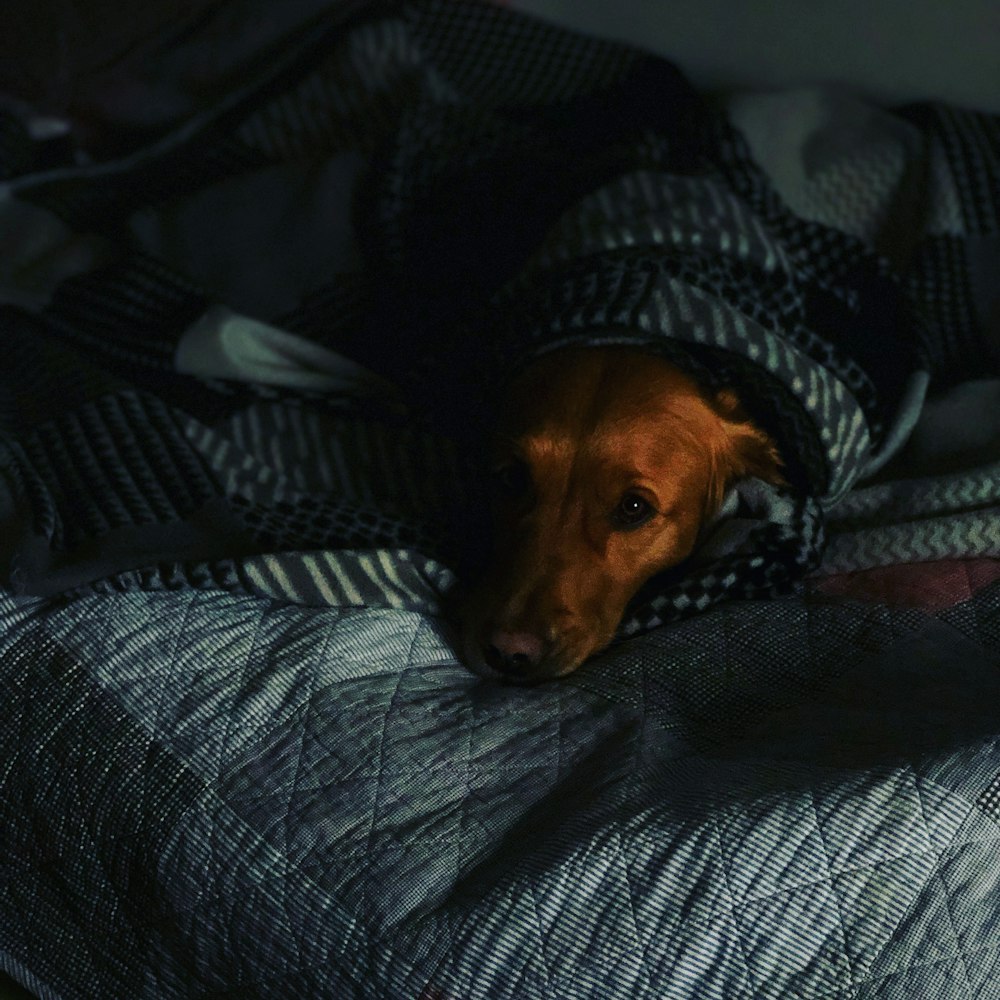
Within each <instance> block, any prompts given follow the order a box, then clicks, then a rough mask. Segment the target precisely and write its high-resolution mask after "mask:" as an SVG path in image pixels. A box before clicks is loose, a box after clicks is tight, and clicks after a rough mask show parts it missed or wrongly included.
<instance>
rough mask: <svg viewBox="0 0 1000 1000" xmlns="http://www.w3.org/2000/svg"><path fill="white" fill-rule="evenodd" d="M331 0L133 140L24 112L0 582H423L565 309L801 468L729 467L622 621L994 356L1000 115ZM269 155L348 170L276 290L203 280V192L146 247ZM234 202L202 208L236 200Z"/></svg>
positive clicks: (750, 536) (248, 261)
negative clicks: (492, 403) (492, 422)
mask: <svg viewBox="0 0 1000 1000" xmlns="http://www.w3.org/2000/svg"><path fill="white" fill-rule="evenodd" d="M328 21H329V23H328V24H325V25H322V26H320V27H318V28H316V29H315V31H314V32H313V34H312V36H311V37H309V38H307V39H306V40H305V41H300V42H299V43H298V44H297V45H296V46H294V47H289V48H288V49H287V51H282V52H280V53H278V54H277V56H276V58H275V61H274V62H273V63H272V64H270V65H269V66H268V69H267V71H266V72H265V73H263V74H262V75H261V77H260V78H259V79H257V80H254V81H253V82H252V83H250V84H247V85H245V86H244V87H243V88H242V89H240V90H238V91H234V92H233V93H232V94H231V95H230V96H229V98H228V99H226V100H223V101H222V102H220V104H219V105H218V106H217V107H212V108H210V109H208V110H206V111H205V112H204V113H203V114H202V115H201V116H200V117H196V118H195V119H193V120H191V121H186V122H184V123H183V124H182V125H181V126H180V127H178V128H176V129H174V130H173V131H171V132H169V133H168V134H165V135H162V136H160V137H158V138H157V139H156V140H155V141H152V142H150V143H149V144H148V145H147V146H145V147H143V148H140V149H138V150H137V151H135V152H134V153H132V154H130V155H128V156H125V157H123V158H122V159H119V160H117V161H113V162H107V163H101V164H97V165H88V166H72V165H67V166H62V167H59V166H56V167H50V168H49V169H47V170H44V171H34V172H32V171H31V170H26V166H25V165H30V164H31V162H32V151H31V149H30V143H28V140H27V139H25V143H27V144H28V146H29V148H27V149H24V148H20V149H19V148H17V144H16V142H13V141H12V142H10V143H9V145H10V147H11V150H10V152H9V161H10V164H11V166H10V167H9V168H8V173H12V172H14V171H15V170H18V169H19V170H21V171H22V172H21V173H20V174H19V175H18V176H13V177H11V178H10V179H9V181H8V183H7V188H6V190H5V199H4V208H5V211H6V215H7V218H8V227H7V233H8V235H7V241H8V244H9V245H12V246H13V248H14V250H13V252H14V255H15V257H14V259H13V261H12V266H11V268H10V271H9V276H8V282H7V284H8V287H7V291H6V294H5V298H6V300H7V304H6V305H5V306H4V307H3V313H2V323H3V329H4V337H3V346H2V350H3V352H4V357H3V372H4V375H3V379H4V381H3V392H4V399H5V400H6V401H7V402H6V405H5V406H4V410H3V415H2V416H3V424H2V430H3V442H2V449H3V450H2V462H3V468H4V469H5V476H4V477H3V482H4V490H5V500H4V505H3V510H4V514H3V517H4V524H5V530H4V533H3V542H2V548H0V556H2V560H0V562H2V566H3V568H4V574H5V578H6V579H7V580H8V581H9V583H10V584H11V585H12V586H13V587H14V589H15V590H16V591H18V592H21V593H26V594H51V593H56V592H65V591H69V590H72V591H74V592H76V591H79V590H80V589H81V588H84V589H86V588H91V589H92V588H94V587H109V586H110V587H116V588H131V587H139V588H148V587H150V586H155V585H159V586H176V585H180V584H181V583H184V584H186V585H195V586H202V585H212V586H224V587H226V588H228V589H233V590H242V591H247V590H250V591H254V592H256V591H260V590H263V591H265V592H268V593H286V594H287V593H298V594H299V595H300V596H307V597H309V598H310V599H316V600H319V601H320V602H321V603H331V604H343V603H354V602H355V599H356V596H357V595H359V594H360V595H363V597H364V600H365V601H368V600H369V599H370V597H371V594H372V592H373V591H377V592H382V593H383V600H385V601H387V602H389V603H392V600H393V594H394V593H395V594H397V595H398V594H406V595H407V596H406V597H405V598H401V599H405V600H416V601H417V602H418V603H419V602H421V601H423V600H424V599H425V598H426V597H427V596H428V593H429V592H435V591H439V590H440V588H441V587H442V586H444V587H445V588H446V587H447V584H448V582H449V581H450V576H449V573H448V572H447V571H446V570H445V569H444V567H447V568H448V570H452V571H454V570H458V571H461V569H462V562H461V560H462V558H463V556H464V555H466V554H467V552H468V550H469V542H470V540H474V539H475V538H476V537H477V536H478V535H480V534H481V533H482V531H483V530H484V528H483V525H482V524H479V523H477V522H476V520H475V518H472V517H470V516H469V515H470V511H475V510H477V509H478V508H479V507H480V506H481V504H480V503H478V502H477V494H476V476H475V471H476V467H475V461H474V449H475V448H476V447H477V446H478V445H481V441H482V439H483V435H484V434H485V428H486V426H487V423H488V412H489V405H488V404H489V399H490V396H491V392H495V391H496V390H497V387H498V383H501V382H502V379H503V378H504V377H505V376H507V375H509V374H510V372H511V370H512V369H513V368H514V367H516V365H517V364H518V363H520V362H522V361H523V360H524V358H525V357H529V356H531V355H532V354H533V353H537V352H538V351H541V350H545V349H548V348H551V347H552V346H554V345H558V344H560V343H564V342H566V341H567V340H582V341H585V342H606V341H609V340H611V341H632V342H641V343H645V344H650V345H652V346H653V347H655V348H656V349H658V350H661V351H663V352H665V353H668V354H670V355H671V356H672V357H674V358H675V359H676V360H677V361H678V362H679V363H681V364H685V365H687V366H689V367H691V368H692V369H694V370H696V372H697V373H698V374H699V375H700V376H701V377H702V378H704V379H706V380H709V381H714V382H726V383H730V384H736V385H738V386H739V387H740V389H741V391H742V392H743V394H744V395H745V396H746V397H747V399H748V404H749V408H750V409H751V411H752V413H753V415H754V416H755V417H756V419H758V420H759V421H760V422H761V423H762V424H764V425H765V426H766V427H767V428H768V429H770V430H771V431H772V433H774V435H775V436H776V437H777V438H778V440H779V441H780V443H781V447H782V451H783V454H784V457H785V460H786V464H787V469H788V475H789V479H790V480H791V482H792V484H793V488H792V489H791V490H790V491H788V492H787V493H786V494H785V495H777V494H775V493H774V492H773V491H771V492H769V491H766V490H762V489H760V488H759V484H758V485H757V486H756V487H754V486H753V485H752V484H750V485H748V486H746V487H745V488H744V489H742V490H741V491H739V495H734V496H732V497H730V498H729V504H728V506H727V508H726V511H725V513H726V515H727V516H726V517H724V518H723V526H724V527H726V528H727V529H729V530H728V533H727V532H725V531H722V532H720V533H719V534H718V538H717V541H716V544H715V545H714V547H713V546H709V547H708V548H707V549H706V550H705V551H706V553H711V558H709V557H708V556H707V555H705V554H704V553H703V558H702V560H701V563H700V564H696V565H692V566H689V567H685V569H684V572H682V573H680V574H677V573H673V574H671V575H669V576H666V577H664V578H661V579H658V580H656V581H654V583H653V585H652V586H651V587H650V588H649V589H648V591H647V592H645V593H644V594H643V595H642V597H641V599H640V600H639V601H638V602H637V604H636V606H635V608H634V609H633V612H632V613H631V615H630V617H629V619H628V620H627V621H626V622H625V623H624V626H623V632H624V633H625V634H631V633H634V632H636V631H639V630H641V629H643V628H648V627H651V626H653V625H656V624H658V623H660V622H662V621H663V620H667V619H670V618H673V617H676V616H677V615H678V614H683V613H686V612H689V611H691V610H703V609H704V608H705V607H706V606H708V605H709V604H710V603H712V602H714V601H716V600H718V599H719V598H722V597H727V596H728V597H734V596H735V597H740V596H742V597H750V596H760V595H763V594H768V593H773V592H775V591H778V590H780V589H782V588H786V587H787V586H788V585H789V583H790V582H792V581H793V580H795V579H796V578H798V577H801V576H802V575H803V573H805V572H807V571H808V570H810V569H813V568H815V567H816V566H817V564H818V561H819V557H820V553H821V548H822V538H823V522H824V509H825V508H829V507H830V506H831V505H832V504H833V503H834V502H835V501H836V500H837V499H839V498H840V497H842V496H843V495H844V494H845V493H846V491H847V490H849V489H850V488H851V486H852V485H854V484H855V483H856V482H857V481H858V479H859V477H860V476H862V475H863V474H864V473H865V472H866V471H867V472H870V471H871V470H872V469H873V468H875V467H876V466H877V465H878V464H879V463H880V462H881V461H882V460H883V459H884V458H885V457H886V456H887V455H888V454H889V453H890V452H891V451H892V450H893V449H894V448H895V447H896V446H898V444H899V443H900V441H901V440H902V439H903V438H904V437H905V433H906V431H907V430H908V428H909V427H910V426H912V423H913V421H914V419H915V418H916V416H917V415H918V413H919V409H920V404H921V402H922V399H923V394H924V392H925V390H926V385H927V380H928V377H933V378H935V379H936V380H938V381H943V382H947V381H948V380H954V379H955V378H958V377H961V376H962V375H963V374H969V373H970V372H973V373H976V374H981V373H982V372H983V371H984V370H989V367H990V365H993V370H996V362H997V357H998V347H997V343H996V339H997V338H996V335H994V338H993V342H992V343H990V341H989V334H988V329H987V324H988V323H990V322H992V321H993V319H994V315H995V313H994V310H995V308H996V294H997V292H996V287H997V286H996V282H995V281H993V282H991V281H990V277H989V276H990V274H991V273H994V272H995V267H996V260H997V253H998V251H997V245H998V244H997V240H998V235H997V234H998V230H1000V225H998V218H1000V212H998V205H997V195H996V185H995V181H996V176H997V162H998V143H1000V125H998V123H997V121H996V120H995V119H992V118H990V117H988V116H986V115H981V114H974V113H970V112H957V111H953V110H949V109H945V108H940V107H921V108H910V109H906V110H904V111H902V112H900V113H897V114H894V115H890V114H888V113H882V112H878V111H875V110H872V109H870V108H867V107H865V106H863V105H860V104H857V103H856V102H855V103H852V102H851V101H849V100H846V99H839V98H837V97H831V96H829V95H825V94H819V93H803V94H797V95H790V96H789V95H783V96H778V97H770V98H768V97H761V98H756V99H754V98H749V97H747V98H742V99H737V100H735V101H732V102H730V103H729V104H728V105H727V106H725V107H717V106H714V105H711V104H709V103H708V102H706V101H704V100H702V99H701V98H700V97H699V96H698V95H697V94H695V93H694V92H693V91H692V90H691V88H690V87H689V86H688V85H687V83H686V82H685V81H684V79H683V78H682V77H681V76H680V74H679V73H678V72H677V71H676V70H675V69H674V68H673V67H672V66H671V65H669V64H667V63H665V62H663V61H662V60H659V59H656V58H653V57H650V56H646V55H643V54H642V53H639V52H636V51H634V50H632V49H628V48H624V47H620V46H616V45H611V44H608V43H603V42H598V41H593V40H590V39H584V38H580V37H576V36H573V35H570V34H567V33H564V32H562V31H559V30H556V29H551V28H547V27H544V26H542V25H540V24H538V23H535V22H533V21H530V20H527V19H524V18H522V17H520V16H517V15H514V14H512V13H509V12H500V11H496V10H493V9H490V8H484V7H481V6H479V5H466V4H419V3H418V4H413V5H408V4H402V5H400V6H399V7H398V8H393V9H391V10H390V11H386V10H383V9H382V8H380V7H377V6H373V7H368V6H365V5H363V4H362V5H361V6H360V7H357V8H354V7H351V8H349V12H348V13H344V12H343V11H341V12H340V13H339V14H338V15H329V16H328ZM541 51H544V52H545V53H546V55H545V58H544V59H541V60H540V59H539V58H538V53H539V52H541ZM776 121H777V122H781V123H782V124H781V125H780V126H778V125H775V122H776ZM289 164H292V165H294V166H296V167H300V166H301V165H303V164H305V165H306V167H307V168H308V169H311V170H312V171H313V173H314V174H315V173H316V172H320V171H326V172H327V174H328V175H329V176H332V178H333V181H332V182H330V183H329V185H328V186H329V188H330V190H332V191H333V194H332V195H328V196H327V200H326V201H325V202H324V203H323V204H322V205H321V206H319V208H318V211H326V212H328V213H330V214H331V215H332V216H336V217H338V218H339V220H340V230H339V231H338V232H337V233H336V235H334V236H331V235H330V234H329V233H325V234H324V238H325V239H326V242H325V243H324V242H322V241H319V240H317V241H315V242H314V244H313V245H311V246H305V247H303V246H298V247H293V248H289V247H287V246H282V247H272V246H269V245H267V244H266V243H253V242H250V243H249V244H248V245H245V246H243V247H241V248H240V249H241V251H242V253H241V255H240V256H239V260H240V261H241V263H242V264H243V266H245V268H246V271H247V273H248V274H250V275H256V276H257V281H258V284H264V283H266V281H267V279H266V277H264V278H263V279H262V277H261V276H262V275H266V273H267V268H268V264H269V263H270V261H269V258H270V257H271V255H272V254H276V253H279V252H280V253H285V254H289V255H290V258H289V260H286V261H285V263H284V266H285V269H286V270H291V271H294V270H295V268H298V269H299V270H298V274H297V275H296V279H297V280H296V281H295V282H294V283H293V290H292V291H290V292H287V293H286V294H285V297H284V300H283V301H279V300H275V301H272V302H269V301H268V299H267V296H266V295H263V296H262V295H258V296H257V299H256V300H254V298H253V296H252V295H251V296H249V297H247V301H246V302H234V301H227V300H226V299H225V298H221V295H224V294H226V291H228V290H222V292H221V295H220V289H219V288H218V287H213V273H212V266H211V260H210V259H208V263H207V264H206V254H205V252H204V251H203V249H202V248H200V247H199V245H198V244H199V242H200V243H203V244H204V243H208V244H210V243H211V240H212V237H211V235H207V234H206V230H207V231H209V232H210V229H211V226H212V224H213V220H211V219H208V220H207V222H206V221H205V220H203V222H202V227H203V231H201V232H199V233H197V235H196V236H191V237H189V238H188V243H187V244H186V245H185V247H184V248H183V250H182V251H178V250H177V248H176V247H174V248H173V249H172V251H169V250H165V248H164V244H165V243H169V240H167V239H166V238H165V236H164V233H167V232H170V231H176V230H180V229H183V226H184V221H183V219H184V215H185V213H188V214H191V213H196V212H197V210H198V206H199V204H201V203H202V202H203V201H204V200H205V199H206V198H210V197H211V195H212V193H213V192H217V191H218V190H219V189H220V188H224V187H225V186H226V184H227V182H228V183H229V184H231V185H235V188H234V190H235V192H236V193H235V194H234V195H233V198H234V199H236V198H238V197H239V190H240V189H239V183H240V180H241V179H242V178H245V177H247V176H253V175H260V174H266V173H267V172H268V171H269V170H270V171H276V170H279V169H281V168H282V167H287V166H288V165H289ZM18 165H20V166H18ZM267 196H269V197H274V193H273V192H268V195H267ZM252 197H253V196H252V195H251V198H250V200H248V201H247V202H245V203H243V204H240V205H239V208H238V210H235V211H232V212H231V214H230V217H228V218H227V217H225V216H223V217H220V218H217V219H216V220H214V224H215V225H216V226H228V227H231V228H233V229H235V230H237V231H242V230H243V229H246V230H247V231H248V232H253V229H252V223H250V222H247V221H246V219H247V218H248V217H249V218H251V219H252V218H253V217H254V216H255V215H256V213H258V212H260V211H261V208H260V206H259V205H257V204H255V203H254V202H253V200H252ZM281 197H283V198H284V200H285V203H286V205H288V206H293V205H294V204H295V203H294V199H295V197H296V192H295V190H294V189H292V190H287V188H286V190H285V191H284V192H283V193H282V195H281ZM286 211H288V212H289V213H290V212H291V211H292V208H291V207H289V208H287V209H286ZM178 219H180V221H178ZM171 227H172V229H171ZM18 257H20V259H17V258H18ZM991 268H993V269H994V271H993V272H991V270H990V269H991ZM275 283H276V284H277V281H276V282H275ZM220 298H221V300H220ZM334 352H336V353H334ZM991 352H992V353H991ZM340 355H346V357H347V358H349V359H350V361H346V360H342V359H341V357H339V356H340ZM351 362H355V363H360V364H361V365H363V366H365V367H366V368H367V369H368V370H369V371H374V372H375V373H376V374H377V375H378V376H380V377H381V378H382V379H385V380H387V381H388V382H390V383H391V384H392V385H394V386H395V387H396V389H397V391H396V393H395V394H394V395H392V394H390V393H389V390H387V389H386V388H385V386H384V384H383V383H379V382H377V381H376V380H368V381H367V382H366V381H364V378H363V377H362V376H361V375H360V374H359V369H357V368H356V367H355V366H354V365H353V364H352V363H351ZM324 372H325V375H324ZM212 376H217V378H211V377H212ZM262 383H264V384H262ZM345 385H346V386H347V387H348V388H347V391H345ZM359 385H360V387H361V389H362V390H363V393H362V394H361V395H359V393H358V391H356V389H357V387H358V386H359ZM310 390H311V391H310ZM55 398H57V399H58V400H59V406H58V407H57V408H55V410H54V409H53V407H52V400H53V399H55ZM285 427H294V428H295V430H296V433H295V434H294V435H282V433H281V431H282V429H283V428H285ZM470 449H471V450H472V452H473V460H471V461H470V454H469V453H470ZM972 499H973V503H971V504H970V506H972V507H976V506H982V500H983V498H982V497H981V496H977V497H974V498H972ZM993 499H994V500H995V499H996V498H995V496H994V497H993ZM734 524H737V525H740V526H741V528H742V530H739V531H733V530H732V528H733V525H734ZM966 541H970V542H971V538H970V537H969V536H968V533H967V537H966ZM981 548H982V546H980V547H979V549H980V550H981ZM317 549H322V550H324V551H326V552H327V553H328V554H327V556H326V557H325V558H317V557H316V556H315V555H305V556H303V555H301V553H303V552H308V553H312V552H315V550H317ZM360 549H365V550H377V551H378V553H379V554H378V556H377V557H370V556H365V557H362V556H359V555H358V554H357V552H358V550H360ZM334 552H335V553H336V554H332V553H334ZM951 554H959V553H951ZM967 554H984V553H983V552H982V551H978V550H976V548H975V546H973V549H972V551H970V552H969V553H967ZM373 559H374V561H373ZM286 579H287V580H289V581H291V582H290V583H289V584H285V583H284V582H283V581H285V580H286ZM428 588H429V590H428Z"/></svg>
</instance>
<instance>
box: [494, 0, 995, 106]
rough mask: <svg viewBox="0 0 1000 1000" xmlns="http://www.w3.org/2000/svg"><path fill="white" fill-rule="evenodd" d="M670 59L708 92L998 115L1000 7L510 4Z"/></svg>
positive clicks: (725, 1)
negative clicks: (837, 91)
mask: <svg viewBox="0 0 1000 1000" xmlns="http://www.w3.org/2000/svg"><path fill="white" fill-rule="evenodd" d="M511 5H512V6H514V7H518V8H520V9H522V10H526V11H531V12H533V13H536V14H538V15H540V16H543V17H546V18H548V19H550V20H553V21H556V22H558V23H561V24H565V25H568V26H573V27H576V28H578V29H581V30H584V31H588V32H592V33H596V34H600V35H604V36H609V37H614V38H619V39H622V40H625V41H629V42H632V43H633V44H637V45H642V46H644V47H646V48H649V49H653V50H655V51H657V52H660V53H661V54H663V55H666V56H668V57H670V58H671V59H672V60H673V61H675V62H676V63H677V64H678V65H679V66H680V67H681V68H682V69H684V70H685V71H686V72H687V74H688V76H689V77H691V79H693V80H694V81H695V82H696V83H698V84H699V85H701V86H705V87H709V88H713V89H714V88H728V87H733V86H737V87H745V86H751V87H765V88H769V87H775V86H786V85H791V84H801V83H837V84H847V85H849V86H852V87H854V88H856V89H859V90H861V91H862V92H864V93H867V94H870V95H871V96H873V97H876V98H879V99H881V100H884V101H889V102H893V101H903V100H915V99H923V98H929V97H931V98H940V99H945V100H948V101H951V102H953V103H958V104H962V105H965V106H967V107H976V108H980V109H982V110H987V111H995V112H1000V0H771V2H768V0H511Z"/></svg>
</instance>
